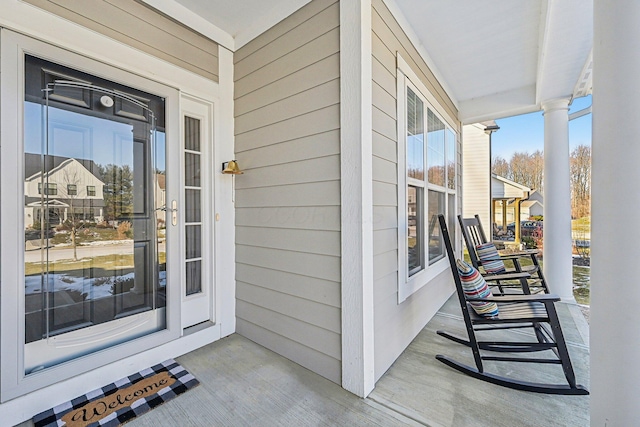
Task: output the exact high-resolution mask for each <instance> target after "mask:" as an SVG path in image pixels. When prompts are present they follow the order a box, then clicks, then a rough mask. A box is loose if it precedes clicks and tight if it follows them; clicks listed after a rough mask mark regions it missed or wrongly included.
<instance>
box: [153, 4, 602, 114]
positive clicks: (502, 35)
mask: <svg viewBox="0 0 640 427" xmlns="http://www.w3.org/2000/svg"><path fill="white" fill-rule="evenodd" d="M144 1H145V2H146V3H148V4H150V5H151V6H153V7H156V8H157V9H159V10H161V11H163V12H164V13H167V14H168V15H170V16H172V17H174V18H176V19H178V20H180V21H182V22H183V23H185V24H186V25H189V26H191V27H193V28H195V29H196V30H198V31H200V32H202V33H203V34H205V35H207V36H210V37H212V38H213V39H214V40H216V41H218V42H219V43H221V44H222V45H224V46H225V47H227V48H229V49H231V50H235V49H238V48H240V47H241V46H243V45H244V44H246V43H248V42H249V41H250V40H252V39H253V38H254V37H256V36H257V35H259V34H260V33H262V32H263V31H265V30H267V29H268V28H270V27H271V26H273V25H275V24H276V23H278V22H279V21H281V20H282V19H284V18H285V17H287V16H288V15H290V14H291V13H293V12H294V11H296V10H297V9H299V8H300V7H302V6H304V5H305V4H307V3H308V2H309V1H310V0H270V1H264V0H241V1H238V0H144ZM383 1H384V2H385V4H387V6H388V7H389V9H391V11H392V12H393V14H394V15H395V17H396V19H397V20H398V21H399V22H400V24H401V25H403V27H404V28H406V29H408V31H407V32H408V34H409V36H410V37H411V39H412V41H413V43H414V44H415V45H416V48H417V49H418V50H419V51H420V52H421V53H422V54H423V56H424V57H425V59H426V61H427V63H428V64H429V65H430V67H431V68H432V70H433V71H434V73H435V74H436V76H438V78H439V79H440V81H441V83H442V84H443V85H444V87H445V89H446V90H447V92H448V93H449V96H450V97H451V98H452V100H453V102H454V103H455V104H456V105H457V106H458V109H459V111H460V118H461V120H462V121H463V122H464V123H475V122H479V121H483V120H490V119H496V118H501V117H506V116H511V115H515V114H521V113H526V112H530V111H536V110H539V109H540V108H541V104H542V103H543V102H544V101H546V100H551V99H555V98H564V97H579V96H584V95H587V94H589V93H590V90H591V65H590V64H591V48H592V45H593V24H592V22H593V1H592V0H539V1H528V2H514V1H513V0H485V1H482V2H478V1H477V0H458V1H455V2H451V1H442V0H383Z"/></svg>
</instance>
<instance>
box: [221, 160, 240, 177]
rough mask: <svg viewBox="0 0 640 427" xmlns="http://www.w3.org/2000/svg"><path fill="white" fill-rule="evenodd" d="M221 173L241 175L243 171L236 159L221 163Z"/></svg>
mask: <svg viewBox="0 0 640 427" xmlns="http://www.w3.org/2000/svg"><path fill="white" fill-rule="evenodd" d="M222 173H224V174H229V175H241V174H243V173H244V172H242V171H241V170H240V167H239V166H238V162H237V161H236V160H231V161H230V162H224V163H222Z"/></svg>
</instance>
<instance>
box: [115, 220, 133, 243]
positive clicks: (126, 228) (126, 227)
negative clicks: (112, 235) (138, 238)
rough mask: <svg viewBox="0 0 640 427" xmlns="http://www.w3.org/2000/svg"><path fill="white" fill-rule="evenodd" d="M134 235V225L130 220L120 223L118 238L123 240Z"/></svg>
mask: <svg viewBox="0 0 640 427" xmlns="http://www.w3.org/2000/svg"><path fill="white" fill-rule="evenodd" d="M132 237H133V230H132V225H131V223H130V222H129V221H123V222H121V223H120V225H118V239H120V240H123V239H126V238H129V239H130V238H132Z"/></svg>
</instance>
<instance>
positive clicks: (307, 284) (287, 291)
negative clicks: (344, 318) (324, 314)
mask: <svg viewBox="0 0 640 427" xmlns="http://www.w3.org/2000/svg"><path fill="white" fill-rule="evenodd" d="M236 280H237V281H239V282H244V283H248V284H251V285H254V286H260V287H262V288H265V289H270V290H272V291H274V292H277V293H280V294H283V295H287V296H294V297H298V298H302V299H305V300H309V301H313V302H315V303H318V304H321V305H328V306H331V307H335V308H340V305H341V302H340V295H339V292H336V290H337V289H339V288H340V283H338V282H332V281H329V280H324V279H317V278H315V277H309V276H303V275H300V274H295V273H289V272H285V271H278V270H273V269H271V268H264V267H258V266H255V265H250V264H243V265H242V268H238V269H237V273H236Z"/></svg>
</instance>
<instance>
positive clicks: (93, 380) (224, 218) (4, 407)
mask: <svg viewBox="0 0 640 427" xmlns="http://www.w3.org/2000/svg"><path fill="white" fill-rule="evenodd" d="M0 27H3V28H4V29H8V30H11V31H17V32H19V33H21V34H24V35H26V36H29V37H34V38H37V39H40V40H46V41H47V42H48V43H50V44H53V45H56V46H58V47H62V48H64V49H69V50H72V51H74V52H76V53H79V54H82V55H84V56H87V57H89V58H93V59H96V60H99V61H102V62H105V63H108V64H111V65H113V66H115V67H118V68H122V69H125V70H128V71H131V72H134V73H136V74H138V75H140V76H142V77H146V78H149V79H153V80H155V81H157V82H160V83H164V84H166V85H169V86H171V87H174V88H176V89H178V90H179V91H180V92H181V93H187V94H195V95H197V96H198V97H200V98H204V99H206V100H208V101H212V102H214V120H215V124H216V126H215V128H214V139H215V141H217V143H216V146H215V152H214V165H218V164H220V162H222V161H227V160H231V159H234V158H235V156H234V125H233V121H234V120H233V111H234V110H233V84H234V82H233V52H231V51H230V50H228V49H226V48H224V47H223V46H219V47H218V59H219V67H218V71H219V77H218V82H215V81H212V80H208V79H205V78H203V77H201V76H198V75H195V74H193V73H191V72H189V71H186V70H184V69H181V68H180V67H177V66H175V65H173V64H169V63H168V62H166V61H163V60H161V59H159V58H157V57H154V56H153V55H150V54H147V53H143V52H140V51H139V50H137V49H135V48H133V47H130V46H127V45H126V44H123V43H121V42H119V41H116V40H113V39H111V38H109V37H106V36H104V35H101V34H98V33H96V32H94V31H91V30H89V29H87V28H83V27H82V26H79V25H76V24H74V23H72V22H70V21H67V20H65V19H63V18H60V17H58V16H56V15H55V14H52V13H50V12H47V11H44V10H42V9H39V8H36V7H33V6H32V5H30V4H27V3H25V2H22V1H19V0H6V2H4V3H3V13H2V14H0ZM4 32H5V31H4V30H0V39H2V38H3V37H4V35H3V33H4ZM0 49H2V47H1V46H0ZM5 53H6V52H4V51H2V52H0V56H2V55H4V54H5ZM9 53H11V54H12V55H13V54H14V53H12V52H9ZM4 80H5V75H0V85H1V86H2V87H0V92H2V95H3V96H4V94H5V93H8V92H11V91H13V90H16V87H15V86H10V85H5V84H4ZM7 91H8V92H7ZM1 114H2V115H1V116H0V128H3V124H4V123H12V124H13V123H16V120H17V114H18V111H17V110H16V111H10V110H8V109H3V110H2V111H1ZM12 126H13V125H12ZM3 138H4V136H3V135H0V140H3ZM219 171H220V170H219V169H218V168H214V198H215V213H216V214H219V216H218V215H216V221H215V223H214V228H215V236H216V238H215V242H214V245H215V249H216V259H215V290H214V291H215V294H216V298H215V307H216V308H215V312H216V324H215V325H214V326H213V327H208V328H198V330H195V329H196V328H193V329H192V330H189V331H188V332H187V333H183V336H182V337H181V338H179V339H176V340H173V341H170V342H168V343H166V344H163V345H161V346H159V347H155V348H150V349H149V350H147V351H144V352H142V353H139V354H136V355H133V356H130V357H128V358H117V359H115V360H114V361H112V362H111V363H109V364H106V365H104V366H101V367H97V368H95V369H92V370H89V371H87V372H85V373H77V375H74V376H73V377H72V378H69V379H66V380H64V381H63V379H64V378H60V379H59V380H58V381H57V382H55V383H52V384H51V385H49V386H46V387H43V388H40V389H38V390H34V391H32V392H28V393H25V394H23V395H22V396H20V397H16V398H14V399H10V398H9V397H7V396H6V395H4V394H3V393H2V390H1V389H0V400H1V401H2V403H0V419H2V420H3V421H4V422H6V423H8V424H9V425H13V424H19V423H21V422H22V421H24V420H26V419H28V418H30V417H31V416H33V414H35V413H38V412H41V411H44V410H46V409H48V408H51V407H52V406H54V405H56V404H59V403H62V402H65V401H67V400H69V399H72V398H74V397H76V396H79V395H81V394H83V393H85V392H86V391H87V390H88V389H94V388H98V387H101V386H103V385H104V384H105V383H107V382H109V381H113V380H115V379H118V378H122V377H124V376H127V375H130V374H132V373H134V372H137V371H139V370H141V369H144V368H146V367H148V366H152V365H153V364H156V363H159V362H162V361H164V360H166V359H167V358H169V357H177V356H180V355H182V354H185V353H188V352H190V351H193V350H195V349H197V348H200V347H202V346H204V345H207V344H209V343H211V342H214V341H216V340H218V339H220V338H221V337H224V336H227V335H230V334H232V333H233V332H235V328H236V318H235V251H234V250H230V248H233V247H234V246H235V209H234V205H233V202H232V200H233V180H232V177H231V176H229V175H222V174H220V173H219ZM2 182H3V181H2V180H1V179H0V183H2ZM13 185H15V183H14V184H13ZM12 215H14V213H13V211H12ZM1 219H3V218H0V220H1ZM5 237H6V238H7V239H11V238H13V233H9V235H7V236H5V235H2V238H3V240H4V238H5ZM0 250H1V248H0ZM5 268H7V267H6V266H5ZM2 270H4V269H2V267H1V266H0V271H2ZM14 298H15V296H14ZM13 301H14V303H15V299H14V300H13ZM0 333H2V332H0ZM10 338H11V337H10ZM14 338H15V337H14ZM1 345H2V342H1V341H0V346H1ZM0 350H1V348H0ZM5 375H8V376H9V378H15V375H16V374H15V373H14V372H8V371H4V370H3V371H2V372H1V373H0V376H2V377H4V376H5Z"/></svg>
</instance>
